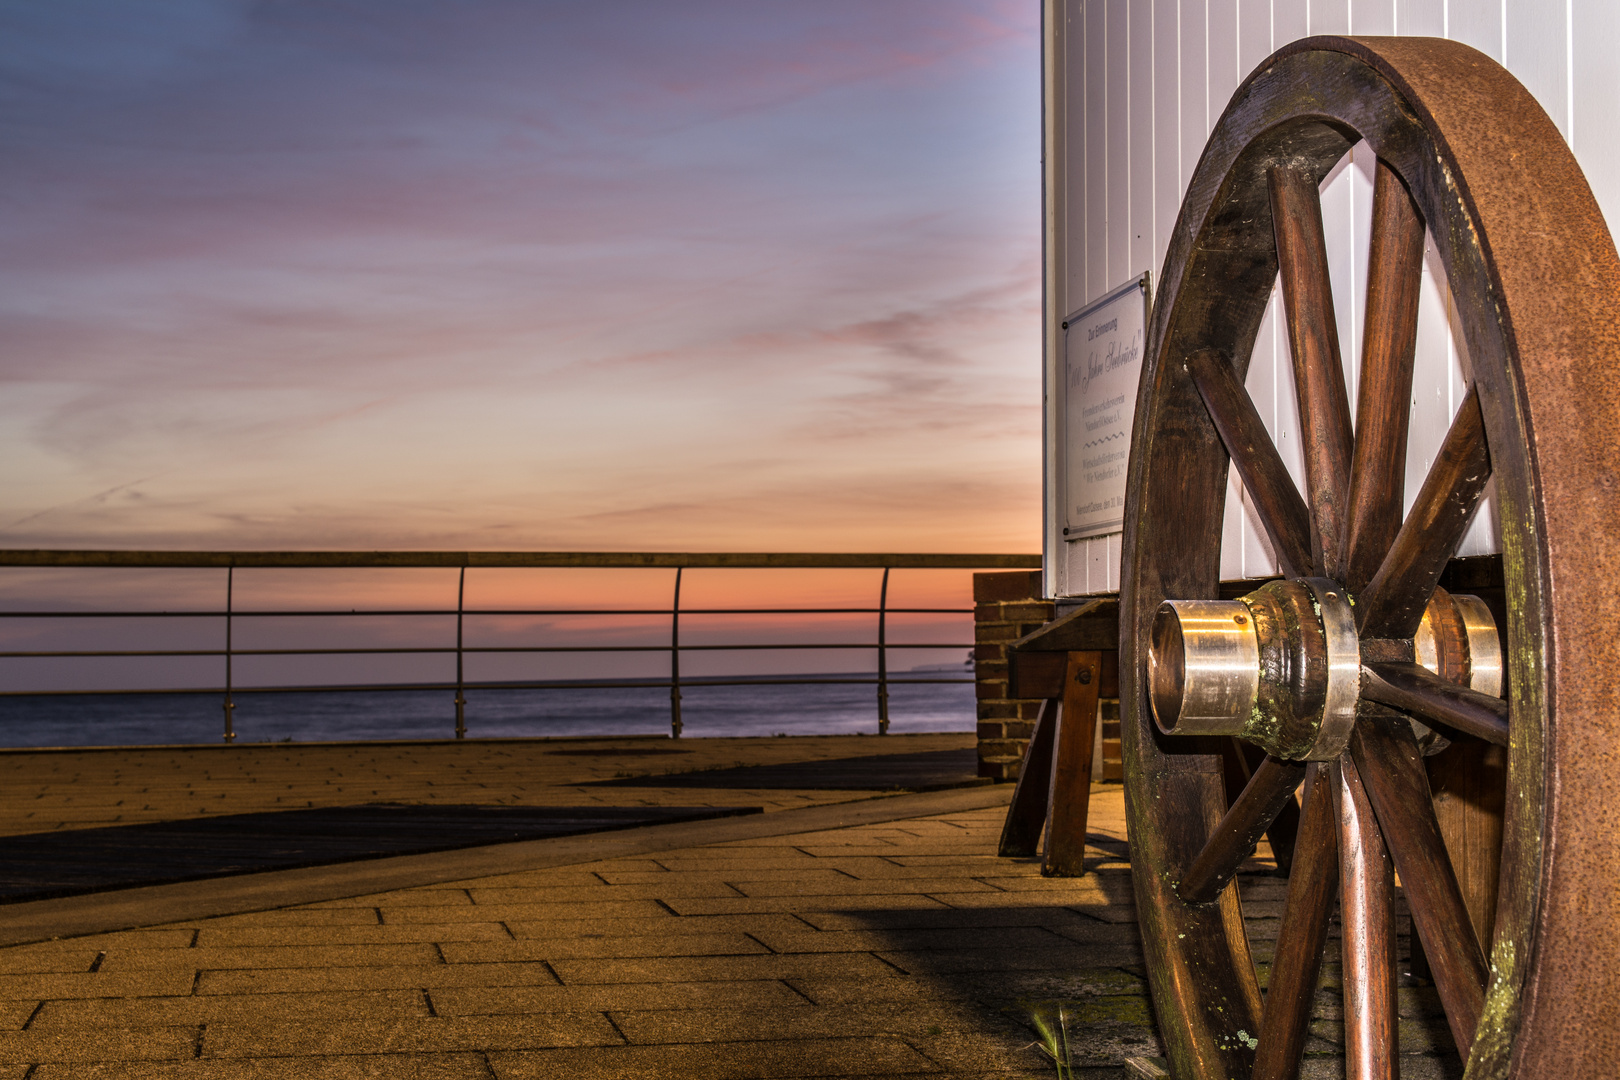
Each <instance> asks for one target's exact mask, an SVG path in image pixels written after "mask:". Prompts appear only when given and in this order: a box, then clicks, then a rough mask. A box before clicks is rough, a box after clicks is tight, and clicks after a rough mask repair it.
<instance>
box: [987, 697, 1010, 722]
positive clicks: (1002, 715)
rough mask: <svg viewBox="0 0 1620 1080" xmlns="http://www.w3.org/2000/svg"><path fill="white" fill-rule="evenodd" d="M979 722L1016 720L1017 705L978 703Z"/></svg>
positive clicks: (1000, 702)
mask: <svg viewBox="0 0 1620 1080" xmlns="http://www.w3.org/2000/svg"><path fill="white" fill-rule="evenodd" d="M979 719H980V720H1016V719H1018V705H1017V703H1016V702H1012V701H984V700H982V699H981V700H980V702H979Z"/></svg>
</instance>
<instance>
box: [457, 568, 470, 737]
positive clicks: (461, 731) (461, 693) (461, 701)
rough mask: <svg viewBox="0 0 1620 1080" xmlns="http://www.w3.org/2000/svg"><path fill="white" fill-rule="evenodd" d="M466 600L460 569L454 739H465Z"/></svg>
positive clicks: (465, 589) (462, 572) (464, 573)
mask: <svg viewBox="0 0 1620 1080" xmlns="http://www.w3.org/2000/svg"><path fill="white" fill-rule="evenodd" d="M466 600H467V568H466V567H465V566H463V567H462V568H461V577H460V579H459V580H458V581H457V582H456V738H458V739H465V738H466V737H467V694H466V683H465V680H464V679H463V678H462V666H461V657H462V652H461V649H462V645H461V616H462V611H463V609H464V608H465V607H466Z"/></svg>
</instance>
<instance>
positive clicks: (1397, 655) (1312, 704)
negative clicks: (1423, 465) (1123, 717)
mask: <svg viewBox="0 0 1620 1080" xmlns="http://www.w3.org/2000/svg"><path fill="white" fill-rule="evenodd" d="M1366 644H1367V646H1368V651H1369V652H1370V654H1371V655H1370V656H1369V659H1379V660H1406V661H1413V660H1415V661H1416V662H1417V663H1418V664H1420V665H1422V666H1423V667H1425V668H1427V669H1428V670H1430V671H1432V672H1434V673H1435V674H1437V675H1440V676H1441V677H1442V678H1444V679H1446V680H1447V681H1449V682H1454V683H1458V684H1461V685H1464V686H1468V687H1470V688H1471V689H1473V690H1477V691H1479V692H1481V693H1486V694H1491V695H1496V694H1499V693H1500V692H1501V686H1502V648H1501V642H1500V639H1499V638H1498V636H1497V630H1496V625H1495V623H1494V622H1493V621H1492V619H1491V615H1490V611H1489V610H1488V609H1487V608H1486V606H1485V603H1484V602H1483V601H1482V600H1480V599H1479V598H1478V597H1475V596H1453V595H1451V594H1450V593H1447V592H1446V591H1445V590H1444V589H1436V590H1435V593H1434V595H1433V597H1432V598H1431V599H1430V601H1429V604H1428V607H1427V608H1426V610H1425V611H1424V615H1423V622H1422V624H1421V625H1420V626H1419V628H1418V631H1417V634H1416V635H1415V636H1414V637H1413V638H1410V639H1403V640H1383V639H1374V640H1370V641H1368V642H1367V643H1366ZM1362 652H1363V643H1362V641H1361V639H1360V637H1359V635H1358V634H1357V632H1356V620H1355V608H1354V601H1353V600H1352V599H1351V598H1350V596H1349V595H1348V594H1347V593H1346V592H1345V590H1344V589H1343V588H1341V587H1340V586H1339V585H1337V584H1335V583H1334V582H1333V581H1331V580H1329V579H1328V578H1320V577H1309V578H1299V579H1296V580H1293V581H1287V580H1280V581H1272V582H1268V583H1266V584H1265V585H1262V586H1261V587H1260V588H1258V589H1256V590H1255V591H1254V592H1251V593H1249V594H1248V595H1247V596H1244V597H1242V598H1240V599H1237V600H1166V601H1164V603H1162V604H1160V605H1159V609H1158V611H1157V613H1156V614H1155V616H1154V620H1153V629H1152V634H1151V637H1150V640H1149V644H1148V698H1149V702H1150V704H1151V706H1152V709H1153V718H1154V721H1155V722H1156V723H1157V724H1158V726H1159V730H1161V731H1163V732H1164V733H1165V734H1166V735H1226V736H1236V737H1237V738H1240V739H1244V740H1246V741H1248V742H1251V743H1253V744H1255V745H1256V746H1259V747H1261V748H1262V749H1264V750H1265V751H1266V753H1268V754H1270V755H1272V756H1273V757H1278V758H1283V759H1286V760H1289V761H1332V760H1334V759H1335V758H1337V757H1338V756H1339V755H1340V754H1342V753H1343V752H1344V749H1345V746H1346V744H1347V743H1348V742H1349V740H1350V733H1351V729H1352V728H1353V727H1354V726H1355V721H1356V713H1357V709H1358V707H1359V706H1360V702H1361V661H1362ZM1418 734H1419V736H1420V737H1425V736H1428V729H1427V728H1425V729H1424V730H1423V731H1420V732H1418ZM1431 741H1432V740H1431Z"/></svg>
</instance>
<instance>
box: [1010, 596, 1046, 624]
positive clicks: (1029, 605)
mask: <svg viewBox="0 0 1620 1080" xmlns="http://www.w3.org/2000/svg"><path fill="white" fill-rule="evenodd" d="M1001 617H1002V618H1003V619H1007V620H1009V621H1021V622H1030V621H1032V620H1033V621H1035V622H1036V623H1038V624H1039V625H1040V626H1044V625H1046V624H1047V623H1049V622H1051V621H1052V605H1051V604H1048V603H1045V602H1043V601H1040V600H1029V601H1025V602H1024V603H1022V604H1002V605H1001Z"/></svg>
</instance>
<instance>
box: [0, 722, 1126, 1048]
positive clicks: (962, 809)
mask: <svg viewBox="0 0 1620 1080" xmlns="http://www.w3.org/2000/svg"><path fill="white" fill-rule="evenodd" d="M599 742H603V743H605V742H606V741H599ZM615 743H616V744H620V745H623V746H626V747H630V748H632V749H634V748H636V747H637V746H639V747H640V748H643V749H646V748H670V744H669V743H667V742H659V743H647V742H642V743H638V742H636V741H615ZM745 744H751V745H745ZM970 744H971V738H970V737H967V736H927V737H908V738H904V739H894V738H891V739H887V740H878V739H876V738H864V739H858V738H849V737H845V738H836V739H826V740H819V739H817V740H812V739H803V740H801V739H778V740H690V741H684V742H682V743H681V744H679V748H680V749H689V750H691V751H692V754H691V756H690V757H687V758H684V759H683V760H682V764H683V766H684V765H685V764H686V762H687V761H699V762H702V763H704V764H709V765H736V764H751V763H755V762H758V761H761V760H763V761H766V762H782V761H787V760H791V759H795V758H801V759H802V758H805V757H820V758H822V759H841V758H847V757H850V756H855V755H858V754H861V753H872V752H878V753H881V752H885V751H886V752H888V753H896V752H911V751H916V750H933V749H948V748H952V747H961V746H967V745H970ZM592 745H596V744H594V743H593V744H576V743H569V744H564V743H561V742H556V743H548V744H541V743H529V744H505V746H504V748H502V746H501V744H494V743H491V744H484V745H482V746H480V745H479V744H476V743H469V744H463V745H461V746H456V745H453V744H450V745H446V744H436V745H434V746H431V747H426V746H421V747H415V748H408V747H396V748H389V747H376V748H372V750H371V751H370V752H369V753H368V752H366V751H365V748H315V747H300V748H286V749H285V750H283V751H282V752H283V753H286V754H292V755H295V757H296V762H295V764H296V766H297V767H296V769H294V770H291V771H288V770H286V769H284V768H282V766H284V765H286V764H287V763H288V762H293V761H294V758H275V757H273V756H265V757H264V758H263V759H262V760H263V762H264V763H265V764H262V765H261V767H260V768H259V769H258V770H257V772H255V771H254V770H253V769H251V768H248V765H249V764H251V763H250V762H249V761H248V756H238V754H237V751H239V750H244V749H248V750H257V749H258V748H235V749H234V750H221V751H216V750H195V751H186V750H172V751H142V752H139V753H136V754H116V755H108V754H103V755H101V756H100V757H99V758H97V756H96V755H94V754H59V755H54V756H53V755H44V754H38V755H9V756H8V757H7V760H5V761H3V762H0V774H3V773H4V771H5V770H7V769H9V770H10V771H11V776H10V777H9V778H7V779H6V781H5V782H6V783H8V785H11V786H10V788H9V791H8V798H7V799H6V800H5V802H6V809H5V817H4V818H3V819H0V820H3V824H4V827H5V828H6V829H8V830H9V831H11V832H12V833H16V832H19V831H36V830H38V828H39V827H40V825H41V824H43V823H45V822H48V821H53V820H54V821H56V822H63V823H65V822H72V823H73V824H75V825H78V826H79V827H85V828H89V827H94V826H104V825H106V824H107V823H108V822H109V821H110V820H118V819H119V815H120V814H122V815H124V816H123V818H122V820H124V821H128V820H130V815H137V814H145V815H151V814H158V813H161V812H162V811H161V810H159V809H157V808H159V807H161V806H168V807H169V808H170V811H169V812H173V811H174V808H176V807H180V808H184V807H200V806H201V805H202V804H205V803H206V804H208V805H209V806H211V807H212V806H214V805H215V804H218V805H219V808H220V809H221V810H224V809H225V808H229V811H230V812H237V813H240V812H243V811H244V810H248V809H252V808H268V807H274V806H276V805H285V802H286V800H289V799H291V797H292V796H289V795H288V794H287V792H288V791H292V792H294V793H295V794H296V795H297V797H299V798H302V799H303V802H304V803H306V804H307V803H309V802H311V801H312V799H311V798H310V797H308V796H309V795H310V793H311V792H313V791H314V790H315V789H316V788H325V787H343V788H344V789H345V790H344V791H343V793H342V794H341V796H336V795H334V798H340V799H342V800H346V801H348V802H354V801H358V800H357V796H364V797H365V798H373V797H375V798H384V797H387V798H393V799H409V798H415V797H416V796H419V795H421V794H422V792H423V791H425V790H427V788H428V785H429V784H430V783H431V787H432V794H431V797H433V798H443V799H444V800H445V801H447V802H457V803H465V802H468V801H472V799H473V798H474V797H476V798H488V799H491V800H493V799H497V798H508V799H524V800H529V801H533V802H535V804H537V805H546V804H550V805H565V804H578V803H579V802H580V801H581V800H582V799H584V798H589V797H595V796H601V797H603V798H607V799H610V800H612V801H618V802H620V804H623V800H627V799H628V800H644V799H653V800H665V802H666V803H667V804H679V805H684V806H694V805H707V804H710V803H716V802H726V803H727V804H728V805H743V804H747V805H752V806H765V807H766V809H767V811H768V812H766V813H763V814H754V815H751V816H746V817H731V818H724V819H720V820H713V821H701V822H683V823H678V824H671V825H658V826H651V827H645V828H639V829H630V830H625V831H619V832H609V833H599V834H595V835H590V836H578V837H560V838H554V839H546V840H535V841H525V842H521V843H515V844H503V845H498V846H494V847H483V848H475V849H469V850H464V851H453V852H441V853H436V854H429V855H415V856H405V857H399V858H389V859H379V860H374V861H369V862H361V863H347V864H343V865H340V866H328V867H313V868H305V869H301V870H287V871H278V872H275V873H266V874H255V875H249V876H246V877H235V878H221V879H216V880H213V881H206V882H194V883H187V884H178V885H166V886H157V887H150V888H144V889H131V890H123V891H121V892H113V893H104V894H100V895H96V896H84V897H74V898H66V899H61V900H55V901H36V902H32V903H27V904H13V905H7V906H3V907H0V941H8V942H17V943H16V944H11V945H9V946H8V947H4V948H0V1080H3V1078H11V1077H17V1078H22V1077H27V1078H29V1080H54V1078H62V1077H76V1078H77V1077H86V1078H92V1077H130V1078H137V1080H138V1078H147V1077H151V1078H164V1080H169V1078H174V1080H181V1078H192V1077H198V1078H202V1077H207V1078H230V1080H237V1078H242V1080H248V1078H251V1080H280V1078H291V1077H332V1078H348V1077H379V1078H380V1077H423V1078H427V1077H432V1078H445V1080H451V1078H455V1080H460V1078H463V1077H466V1078H472V1077H478V1078H492V1077H493V1078H499V1080H518V1078H525V1077H581V1078H588V1077H683V1078H703V1077H716V1078H719V1077H781V1078H787V1077H800V1076H804V1077H809V1076H924V1077H926V1076H952V1077H986V1076H995V1077H1007V1076H1050V1075H1052V1070H1051V1067H1050V1065H1048V1064H1046V1063H1045V1061H1044V1059H1043V1058H1041V1057H1040V1056H1039V1054H1038V1052H1037V1051H1036V1050H1034V1049H1033V1048H1031V1046H1030V1043H1031V1040H1032V1038H1033V1036H1032V1035H1031V1034H1030V1031H1029V1027H1028V1016H1029V1013H1030V1011H1031V1010H1038V1009H1046V1010H1052V1009H1055V1007H1056V1004H1055V1003H1058V1002H1061V1003H1063V1008H1064V1011H1065V1015H1066V1017H1067V1019H1068V1022H1069V1026H1070V1029H1071V1031H1072V1032H1073V1033H1074V1036H1075V1051H1076V1052H1075V1061H1076V1064H1077V1065H1079V1066H1081V1067H1080V1068H1079V1069H1077V1071H1076V1075H1077V1076H1085V1077H1091V1078H1093V1080H1101V1078H1103V1077H1117V1076H1122V1075H1124V1072H1123V1068H1122V1063H1123V1061H1124V1060H1125V1058H1126V1057H1129V1056H1135V1055H1141V1054H1152V1053H1156V1052H1157V1050H1156V1044H1155V1041H1154V1035H1153V1033H1152V1025H1151V1018H1150V1013H1149V1006H1148V1003H1147V1001H1146V998H1145V996H1144V987H1143V984H1142V982H1141V978H1140V968H1139V966H1138V964H1139V950H1138V946H1137V944H1136V931H1135V925H1134V917H1133V913H1132V909H1131V903H1130V886H1129V870H1128V867H1127V865H1126V862H1125V860H1124V854H1125V848H1124V843H1123V841H1124V833H1123V820H1122V809H1123V807H1122V801H1121V798H1120V794H1119V789H1118V788H1117V787H1114V786H1112V785H1109V786H1105V787H1103V788H1102V789H1101V790H1100V792H1099V793H1098V795H1097V796H1096V798H1095V800H1094V807H1093V825H1092V828H1093V830H1094V832H1093V839H1094V840H1095V846H1094V848H1093V850H1092V855H1093V857H1094V859H1095V865H1094V866H1092V867H1089V868H1088V873H1087V875H1086V876H1085V877H1084V878H1080V879H1049V878H1042V877H1041V876H1040V874H1039V871H1038V868H1037V867H1036V866H1035V865H1034V863H1033V862H1032V861H1028V860H1006V859H999V858H996V857H995V855H994V847H995V840H996V836H997V834H998V833H999V830H1000V826H1001V818H1002V814H1003V812H1004V807H1005V803H1006V800H1007V797H1008V795H1009V794H1010V792H1009V788H1008V786H1006V785H1002V786H996V787H972V788H965V789H959V790H947V791H936V792H927V793H921V794H907V795H898V796H881V797H874V793H873V792H871V791H841V792H840V791H829V790H825V789H822V790H806V791H798V792H794V791H791V790H784V789H780V788H773V789H760V790H756V791H748V790H739V789H735V788H727V789H723V790H713V791H709V790H704V789H702V788H696V787H691V786H686V787H672V788H670V789H667V790H666V789H663V788H658V787H619V786H611V787H581V786H580V785H581V784H583V783H585V782H586V781H588V780H592V779H602V778H604V777H603V776H602V775H601V774H602V773H606V774H608V775H607V777H606V778H609V779H611V778H612V776H613V774H615V773H624V772H628V771H631V770H630V769H627V768H626V767H625V763H626V762H628V761H632V760H635V755H630V756H628V757H621V758H617V759H616V758H614V757H613V756H612V755H596V754H561V755H559V754H556V753H546V752H545V751H548V750H549V751H556V750H559V749H588V748H590V746H592ZM868 747H870V750H869V749H867V748H868ZM267 749H268V748H267ZM276 749H280V748H276ZM493 753H499V754H505V755H514V756H513V757H507V758H501V759H500V760H505V761H506V762H507V765H508V769H507V772H506V773H505V774H504V775H503V774H501V773H500V771H499V770H496V771H494V772H491V771H489V762H490V761H491V760H495V759H493V758H489V757H487V756H481V755H490V754H493ZM142 754H144V755H148V758H147V760H146V761H145V762H144V763H143V762H142V761H140V760H138V759H139V758H140V756H141V755H142ZM396 754H405V755H406V757H407V758H409V759H410V760H412V761H415V762H417V764H419V765H420V766H421V768H420V769H419V770H418V772H417V773H416V779H415V780H414V781H407V780H406V779H404V776H405V771H404V770H403V768H402V766H400V764H399V763H400V762H401V761H403V760H406V758H400V757H396V756H395V755H396ZM297 755H302V756H297ZM411 755H414V757H412V756H411ZM457 755H462V756H461V757H458V756H457ZM525 756H527V757H528V758H529V759H530V764H531V765H533V766H534V768H533V769H528V768H524V767H522V759H523V758H525ZM203 760H206V761H207V765H206V767H203V766H200V765H199V762H201V761H203ZM641 760H642V761H643V762H648V761H652V760H655V758H653V757H650V756H643V757H642V758H641ZM665 760H667V758H666V759H665ZM50 763H54V769H53V768H52V767H51V764H50ZM323 763H324V764H323ZM540 763H544V764H543V768H544V769H545V770H551V771H550V772H549V773H546V775H544V776H542V775H540V773H538V772H536V771H535V770H537V769H541V768H542V765H541V764H540ZM660 767H662V766H660ZM199 768H203V770H204V771H205V772H206V773H207V774H208V775H209V776H211V777H212V779H208V778H207V777H204V776H202V775H199V772H198V770H199ZM233 770H234V771H233ZM272 772H275V774H276V780H275V783H274V784H272V783H271V782H270V781H269V776H270V774H271V773H272ZM383 777H393V778H394V779H393V780H392V781H387V782H391V783H394V784H396V786H395V787H393V788H388V787H384V786H377V787H371V786H367V785H371V784H374V783H375V784H383V783H385V781H384V780H382V779H381V778H383ZM621 779H622V777H621ZM689 779H690V778H689ZM160 781H161V782H160ZM328 781H331V783H328ZM30 784H32V785H33V787H32V788H30V787H29V785H30ZM413 784H414V785H415V786H414V787H413V786H412V785H413ZM210 785H212V786H210ZM289 785H291V787H290V788H289ZM272 787H279V791H280V794H276V795H270V794H267V793H268V792H269V791H270V789H271V788H272ZM137 788H144V790H143V791H142V792H141V793H140V794H142V796H143V799H142V801H141V802H140V803H139V807H140V808H137V807H136V805H135V802H134V800H132V799H131V798H129V797H128V796H130V795H131V794H133V793H135V789H137ZM445 788H450V789H454V790H453V793H451V794H445V793H444V792H443V791H442V790H441V789H445ZM474 788H476V789H477V790H476V791H474V790H472V789H474ZM216 789H217V790H216ZM373 792H375V795H374V794H373ZM119 793H122V796H123V797H122V799H120V798H112V797H110V796H112V795H116V794H119ZM30 794H32V795H33V796H34V798H33V799H32V801H33V803H34V804H35V805H34V807H33V808H32V809H31V810H29V809H25V808H24V807H25V806H26V804H27V803H28V802H29V801H30V800H29V798H28V796H29V795H30ZM276 799H282V800H284V801H283V802H282V803H279V804H278V803H277V802H276V801H275V800H276ZM728 800H734V801H731V802H727V801H728ZM120 801H121V802H122V806H118V805H114V804H118V803H119V802H120ZM147 807H151V808H152V809H144V808H147ZM109 811H117V812H116V813H113V814H112V817H111V818H109V817H108V813H109ZM29 814H32V815H33V816H28V815H29ZM114 927H116V928H117V929H114ZM97 930H99V931H100V932H95V931H97ZM52 938H55V940H51V939H52Z"/></svg>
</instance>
